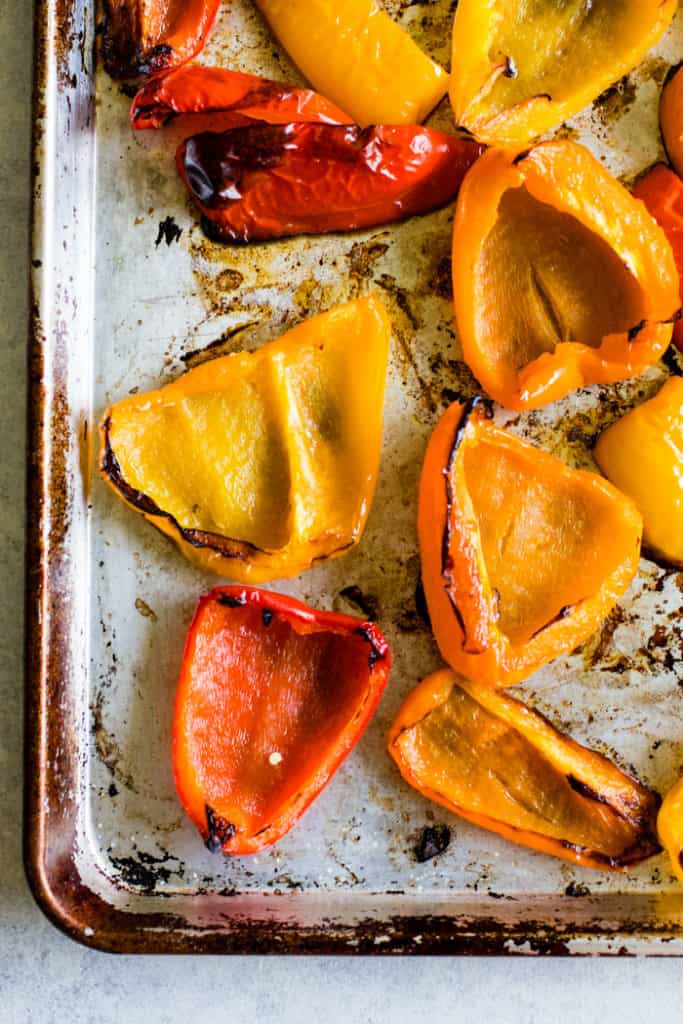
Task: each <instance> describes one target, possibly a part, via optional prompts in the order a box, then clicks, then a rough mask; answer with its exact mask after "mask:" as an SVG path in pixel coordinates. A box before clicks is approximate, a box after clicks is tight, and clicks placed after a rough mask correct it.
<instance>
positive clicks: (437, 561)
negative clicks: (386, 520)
mask: <svg viewBox="0 0 683 1024" xmlns="http://www.w3.org/2000/svg"><path fill="white" fill-rule="evenodd" d="M491 415H492V413H491V408H490V405H489V404H488V403H486V402H485V401H484V400H482V399H476V400H474V401H473V402H471V403H469V404H468V405H467V406H462V405H458V404H454V405H452V406H450V407H449V409H447V410H446V412H445V413H444V415H443V416H442V418H441V420H440V421H439V423H438V424H437V427H436V429H435V431H434V433H433V434H432V437H431V439H430V441H429V445H428V447H427V452H426V455H425V460H424V465H423V468H422V476H421V479H420V493H419V508H418V536H419V541H420V555H421V559H422V581H423V584H424V591H425V597H426V600H427V607H428V609H429V616H430V620H431V625H432V630H433V633H434V637H435V639H436V642H437V644H438V646H439V650H440V652H441V656H442V657H443V659H444V660H445V661H446V662H447V663H448V664H450V665H451V666H452V667H453V668H454V669H455V670H456V671H458V672H460V673H462V675H464V676H466V677H467V678H469V679H472V680H474V681H476V682H478V683H481V684H483V685H487V686H491V687H497V686H512V685H514V684H515V683H518V682H520V681H522V680H523V679H526V678H527V677H528V676H530V675H531V674H532V673H533V672H535V671H536V670H537V669H539V668H540V667H541V666H542V665H545V664H547V663H548V662H550V661H552V660H553V659H554V658H556V657H558V656H559V655H561V654H566V653H569V652H570V651H572V650H574V648H576V647H577V646H578V645H579V644H580V643H582V642H583V641H584V640H586V639H588V637H589V636H590V635H591V634H592V633H593V632H594V631H595V630H596V629H597V627H598V626H599V625H600V623H601V621H602V620H603V619H604V617H605V616H606V615H607V614H608V612H609V611H610V609H611V608H612V607H613V606H614V604H615V603H616V601H617V600H618V598H619V597H620V596H621V595H622V594H623V593H624V592H625V591H626V589H627V588H628V586H629V584H630V582H631V580H632V579H633V577H634V575H635V573H636V571H637V569H638V563H639V557H640V543H641V535H642V520H641V517H640V514H639V513H638V511H637V509H636V507H635V505H634V504H633V502H632V501H631V500H630V499H629V498H627V497H625V496H624V495H622V494H620V493H619V492H618V491H617V490H616V488H614V487H612V486H611V485H610V484H609V483H608V482H607V481H606V480H603V478H602V477H600V476H598V475H597V474H596V473H588V472H585V471H577V470H574V469H571V468H570V467H569V466H567V465H565V463H563V462H562V461H561V460H560V459H558V458H556V457H555V456H553V455H550V454H548V453H547V452H544V451H542V450H541V449H539V448H535V447H534V446H533V445H530V444H527V443H526V442H524V441H521V440H520V439H519V438H517V437H515V436H513V435H512V434H510V433H509V432H508V431H506V430H503V429H502V428H500V427H497V426H496V425H495V424H494V423H493V421H492V419H491Z"/></svg>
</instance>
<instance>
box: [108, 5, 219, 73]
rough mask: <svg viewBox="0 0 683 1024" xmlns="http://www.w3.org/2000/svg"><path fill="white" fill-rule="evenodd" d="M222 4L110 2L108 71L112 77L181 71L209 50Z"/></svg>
mask: <svg viewBox="0 0 683 1024" xmlns="http://www.w3.org/2000/svg"><path fill="white" fill-rule="evenodd" d="M219 7H220V0H105V4H104V12H105V18H104V43H103V52H104V66H105V68H106V70H107V71H108V72H109V74H110V75H111V76H112V78H123V79H126V78H137V77H139V76H141V75H152V74H158V73H159V72H161V71H167V70H168V69H169V68H174V67H178V66H179V65H181V64H184V63H185V62H186V61H188V60H191V59H192V58H193V57H196V56H197V54H198V53H199V52H200V50H201V49H202V48H203V47H204V44H205V43H206V40H207V37H208V35H209V32H210V31H211V28H212V26H213V23H214V21H215V20H216V15H217V14H218V9H219Z"/></svg>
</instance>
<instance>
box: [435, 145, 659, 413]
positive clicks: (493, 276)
mask: <svg viewBox="0 0 683 1024" xmlns="http://www.w3.org/2000/svg"><path fill="white" fill-rule="evenodd" d="M596 282H599V287H596ZM453 290H454V302H455V313H456V320H457V325H458V331H459V335H460V340H461V342H462V347H463V353H464V357H465V360H466V362H467V363H468V365H469V366H470V368H471V369H472V372H473V373H474V374H475V376H476V377H477V379H478V380H479V382H480V383H481V385H482V386H483V387H484V389H485V390H486V391H487V392H488V394H489V395H491V397H492V398H494V399H495V400H496V401H498V402H500V403H501V404H502V405H504V406H506V407H507V408H509V409H518V410H527V409H536V408H538V407H540V406H542V405H546V404H547V403H549V402H553V401H555V400H556V399H558V398H562V397H563V396H564V395H567V394H569V393H570V392H571V391H573V390H575V389H576V388H579V387H583V386H585V385H589V384H609V383H613V382H615V381H619V380H625V379H627V378H629V377H633V376H636V375H637V374H639V373H641V372H642V371H643V370H644V369H645V368H646V367H647V366H649V365H650V364H652V363H654V362H656V361H657V359H659V357H660V356H661V355H662V353H663V352H664V351H665V349H666V347H667V345H668V344H669V342H670V341H671V334H672V325H671V320H672V318H673V317H675V316H676V315H677V313H678V309H679V295H678V292H679V278H678V271H677V269H676V265H675V261H674V256H673V253H672V251H671V246H670V245H669V242H668V241H667V239H666V236H665V234H664V232H663V231H662V229H661V228H660V227H659V226H658V225H657V224H656V222H655V221H654V219H653V218H652V217H651V215H650V214H649V213H648V211H647V210H646V209H645V207H644V206H643V204H642V203H639V202H638V201H637V200H636V199H634V198H633V196H632V195H631V193H630V192H628V190H627V189H625V188H624V187H623V185H621V184H620V183H619V182H618V181H617V180H616V179H615V178H613V177H612V176H611V175H610V174H609V173H608V172H607V171H606V170H605V169H604V167H603V166H602V164H600V162H599V161H598V160H596V159H595V157H593V156H592V155H591V153H589V152H588V150H587V149H585V148H584V147H583V146H580V145H578V144H577V143H574V142H569V141H559V142H547V143H542V144H541V145H539V146H536V147H535V148H534V149H532V150H530V151H529V152H527V153H522V154H520V155H519V156H514V155H513V154H511V153H509V152H503V151H501V150H488V152H486V153H484V155H483V156H482V157H480V159H479V160H478V161H477V162H476V163H475V164H474V166H473V167H472V168H471V169H470V171H469V172H468V173H467V176H466V177H465V180H464V182H463V185H462V188H461V190H460V194H459V199H458V205H457V209H456V217H455V225H454V232H453Z"/></svg>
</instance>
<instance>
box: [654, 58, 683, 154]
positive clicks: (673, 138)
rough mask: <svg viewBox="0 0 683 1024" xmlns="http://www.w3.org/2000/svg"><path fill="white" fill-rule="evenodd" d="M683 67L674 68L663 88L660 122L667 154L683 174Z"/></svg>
mask: <svg viewBox="0 0 683 1024" xmlns="http://www.w3.org/2000/svg"><path fill="white" fill-rule="evenodd" d="M681 71H683V67H681V65H678V66H677V67H675V68H672V70H671V72H670V74H669V77H668V78H667V81H666V83H665V85H664V88H663V90H662V97H661V100H660V104H659V123H660V127H661V129H662V138H663V139H664V147H665V149H666V153H667V156H668V157H669V160H670V161H671V163H672V165H673V168H674V170H675V171H676V173H677V174H683V75H682V74H681Z"/></svg>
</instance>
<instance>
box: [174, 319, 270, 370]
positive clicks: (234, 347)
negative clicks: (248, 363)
mask: <svg viewBox="0 0 683 1024" xmlns="http://www.w3.org/2000/svg"><path fill="white" fill-rule="evenodd" d="M253 327H258V321H257V320H248V321H247V322H246V323H243V324H237V325H236V326H235V327H229V328H228V329H227V330H226V331H223V333H222V334H221V336H220V338H216V339H215V340H214V341H210V342H209V344H208V345H205V346H204V347H203V348H196V349H192V351H191V352H185V353H183V355H181V357H180V358H181V361H182V362H183V363H185V366H186V367H187V369H189V370H192V369H194V367H195V366H201V364H202V363H206V362H208V360H209V359H218V358H219V357H220V356H227V355H231V354H232V353H233V352H241V351H243V345H242V335H243V334H244V333H245V332H246V331H249V330H251V328H253Z"/></svg>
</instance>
